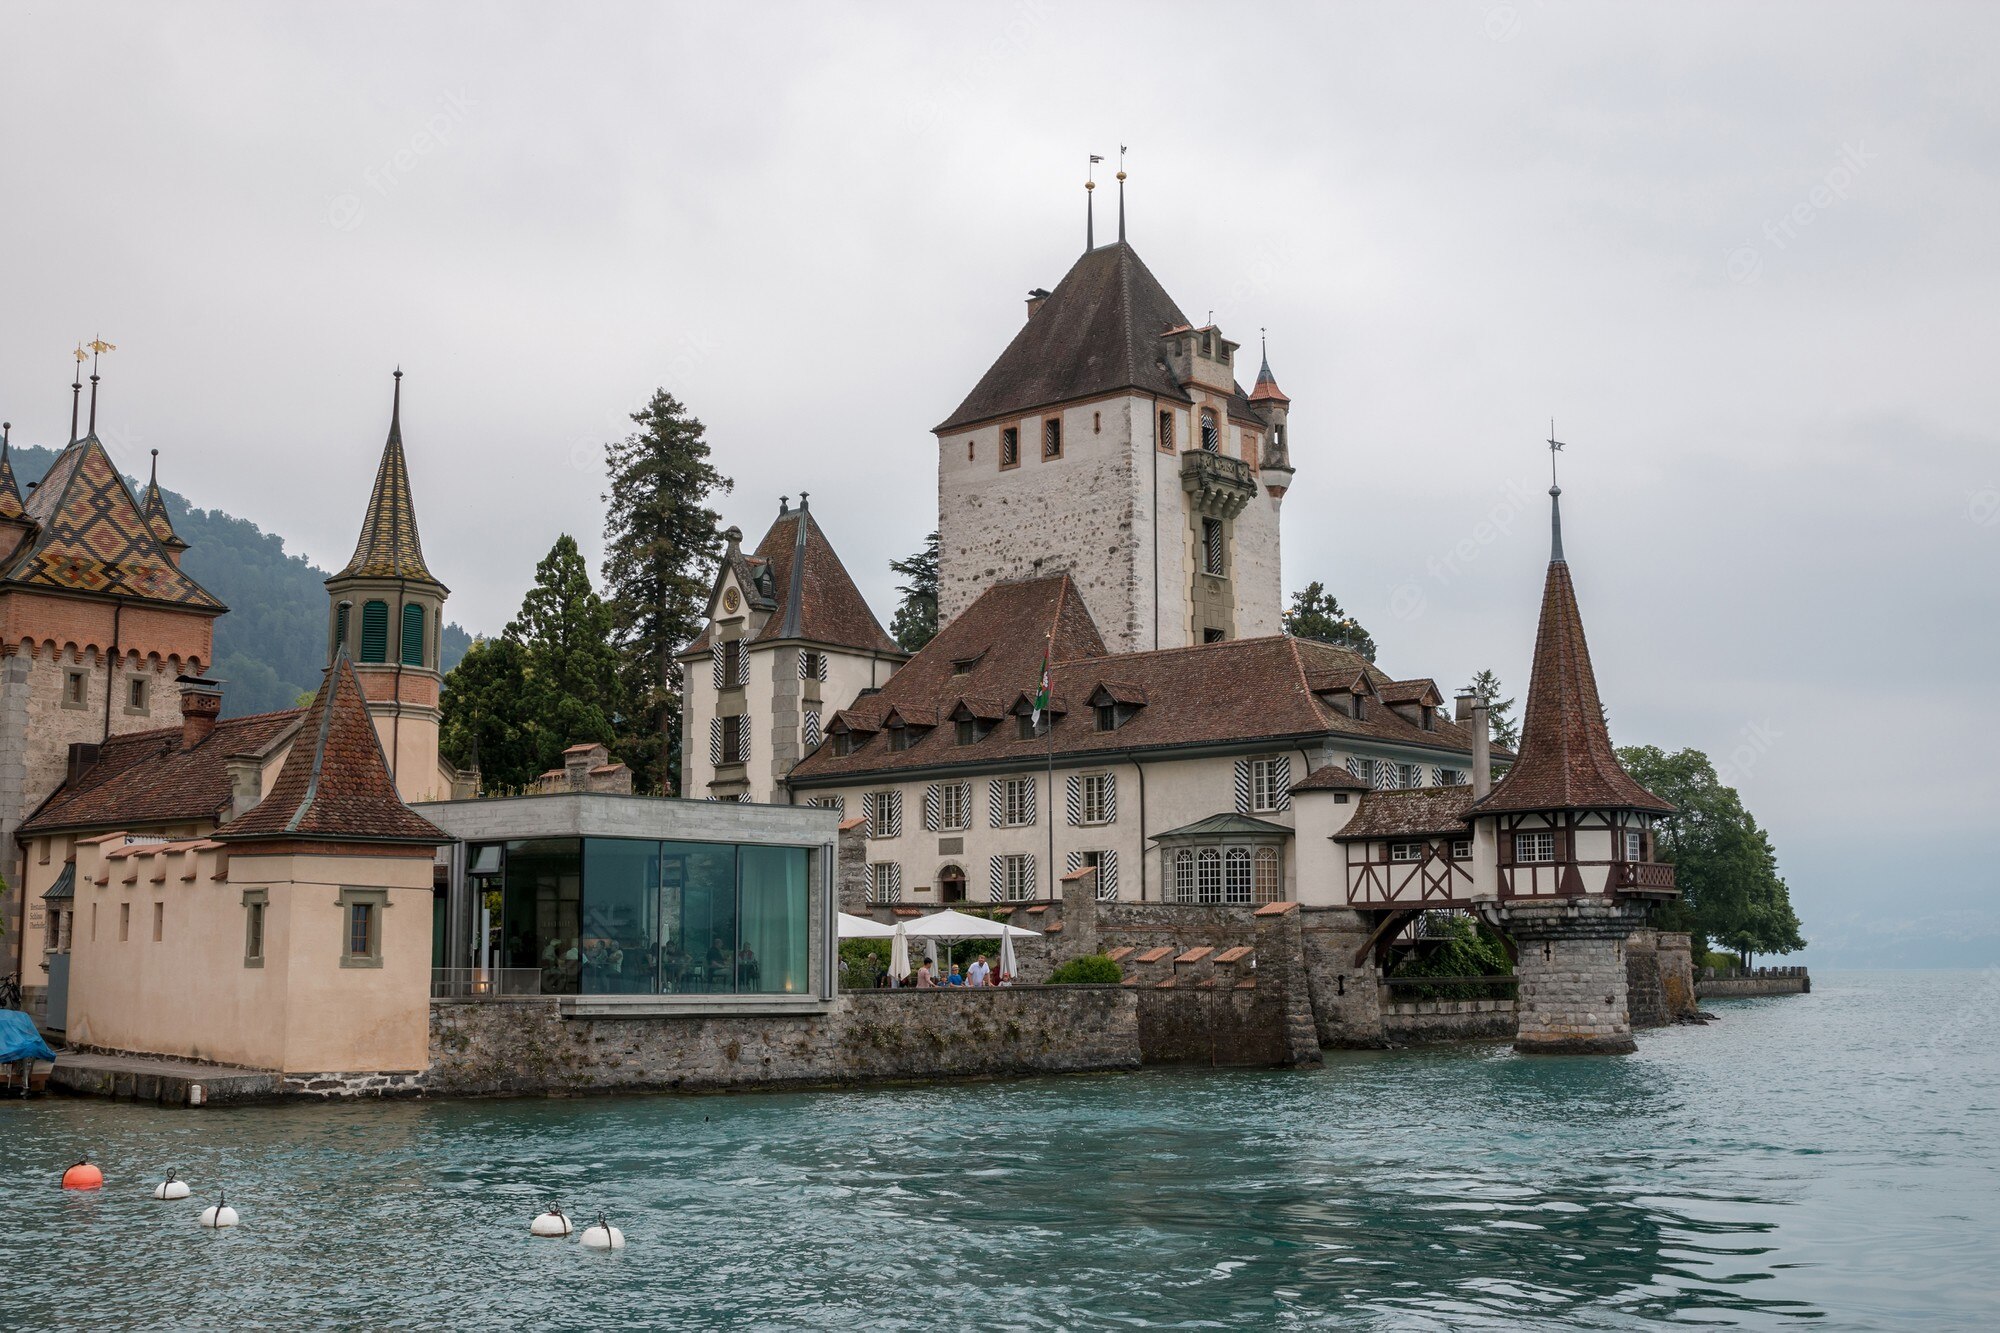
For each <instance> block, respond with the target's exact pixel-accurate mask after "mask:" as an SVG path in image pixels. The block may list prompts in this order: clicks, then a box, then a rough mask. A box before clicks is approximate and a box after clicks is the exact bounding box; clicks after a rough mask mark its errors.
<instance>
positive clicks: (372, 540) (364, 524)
mask: <svg viewBox="0 0 2000 1333" xmlns="http://www.w3.org/2000/svg"><path fill="white" fill-rule="evenodd" d="M335 579H407V580H408V581H410V582H412V583H427V584H430V585H431V586H433V587H435V588H438V589H443V588H444V584H442V583H440V582H439V581H438V579H437V577H436V576H435V575H434V574H432V573H431V571H430V566H429V565H426V564H425V563H424V545H423V540H422V538H420V537H419V536H418V535H417V509H416V503H415V501H413V500H412V499H411V498H410V466H409V463H408V461H407V460H405V459H404V457H403V372H402V371H400V370H399V371H397V372H396V392H395V399H394V402H393V404H392V405H391V407H390V409H389V442H388V443H387V444H385V445H384V446H383V447H382V464H381V466H380V467H378V468H377V469H376V470H375V489H374V491H373V492H372V493H371V494H370V495H369V497H368V512H367V514H366V515H365V516H364V517H363V518H362V520H361V536H360V538H359V539H358V540H357V541H356V542H355V543H354V556H353V558H352V559H350V560H349V561H348V562H347V566H346V568H344V569H342V570H341V571H340V572H339V573H338V574H335V575H334V576H333V578H331V579H328V580H327V582H328V583H332V582H333V581H334V580H335Z"/></svg>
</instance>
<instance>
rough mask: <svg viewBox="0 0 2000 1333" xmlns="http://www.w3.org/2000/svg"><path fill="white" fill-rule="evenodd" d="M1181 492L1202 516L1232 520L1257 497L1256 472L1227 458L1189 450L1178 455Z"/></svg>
mask: <svg viewBox="0 0 2000 1333" xmlns="http://www.w3.org/2000/svg"><path fill="white" fill-rule="evenodd" d="M1181 489H1182V490H1184V491H1186V492H1188V494H1190V495H1192V496H1193V497H1194V499H1195V504H1196V506H1197V507H1198V508H1200V509H1201V510H1202V511H1203V512H1205V513H1213V514H1217V515H1219V516H1221V517H1223V518H1234V517H1235V516H1236V515H1238V514H1240V513H1242V512H1243V506H1245V505H1247V504H1249V503H1250V501H1251V499H1252V498H1253V497H1255V496H1256V494H1257V469H1255V468H1253V467H1251V466H1250V465H1249V464H1248V463H1246V462H1244V461H1243V460H1242V459H1240V458H1231V457H1230V456H1229V455H1228V454H1212V453H1209V452H1208V451H1207V450H1206V449H1190V450H1189V451H1188V452H1186V453H1185V454H1182V455H1181Z"/></svg>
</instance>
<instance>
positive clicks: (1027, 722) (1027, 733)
mask: <svg viewBox="0 0 2000 1333" xmlns="http://www.w3.org/2000/svg"><path fill="white" fill-rule="evenodd" d="M1020 722H1021V739H1022V740H1024V741H1031V740H1033V739H1035V737H1037V736H1039V735H1041V734H1042V729H1041V728H1040V727H1037V726H1036V725H1035V715H1034V714H1033V713H1023V714H1021V716H1020Z"/></svg>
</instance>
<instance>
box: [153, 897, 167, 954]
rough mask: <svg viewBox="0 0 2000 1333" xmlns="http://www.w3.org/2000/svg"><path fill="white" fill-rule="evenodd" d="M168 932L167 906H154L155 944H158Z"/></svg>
mask: <svg viewBox="0 0 2000 1333" xmlns="http://www.w3.org/2000/svg"><path fill="white" fill-rule="evenodd" d="M166 930H167V905H166V904H165V903H154V904H153V943H155V944H158V943H159V942H160V938H161V936H163V935H164V934H165V933H166Z"/></svg>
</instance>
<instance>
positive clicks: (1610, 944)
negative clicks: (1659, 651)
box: [1471, 486, 1675, 1053]
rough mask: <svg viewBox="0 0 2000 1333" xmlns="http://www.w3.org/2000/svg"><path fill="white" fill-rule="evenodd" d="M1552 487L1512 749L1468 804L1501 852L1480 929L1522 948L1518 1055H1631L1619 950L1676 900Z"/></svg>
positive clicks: (1655, 804)
mask: <svg viewBox="0 0 2000 1333" xmlns="http://www.w3.org/2000/svg"><path fill="white" fill-rule="evenodd" d="M1561 494H1562V492H1561V489H1560V488H1558V487H1554V486H1551V487H1550V488H1549V501H1550V535H1551V541H1550V548H1551V549H1550V558H1549V572H1548V578H1547V581H1546V582H1545V583H1544V585H1543V589H1542V618H1541V625H1540V627H1539V628H1538V629H1537V630H1536V632H1535V663H1534V671H1533V674H1532V676H1531V677H1530V679H1529V681H1528V711H1527V716H1526V717H1525V718H1524V719H1523V720H1522V723H1521V746H1520V750H1519V753H1518V755H1517V757H1516V758H1515V760H1514V763H1513V766H1512V767H1510V768H1509V769H1508V770H1507V776H1505V777H1504V778H1502V779H1500V781H1499V782H1498V783H1497V784H1496V785H1495V786H1494V788H1493V790H1492V791H1491V792H1490V793H1489V794H1487V795H1486V796H1485V797H1483V798H1482V799H1480V800H1478V801H1476V802H1474V804H1473V806H1472V812H1471V813H1472V816H1473V818H1474V820H1475V823H1476V826H1477V827H1478V830H1479V834H1480V836H1481V838H1482V840H1485V839H1491V840H1492V844H1491V845H1493V846H1494V847H1495V848H1496V850H1497V853H1498V860H1499V894H1498V896H1497V898H1496V899H1495V900H1494V901H1493V902H1492V903H1491V904H1490V905H1489V906H1488V907H1487V908H1486V909H1485V910H1486V913H1487V916H1488V918H1489V920H1491V921H1492V922H1493V924H1494V925H1495V926H1496V927H1498V928H1499V929H1501V930H1503V931H1505V932H1506V933H1507V934H1509V935H1511V936H1512V937H1513V939H1514V942H1515V944H1516V945H1517V946H1518V948H1519V953H1520V958H1519V961H1518V963H1517V965H1516V968H1515V972H1516V975H1517V976H1518V977H1519V978H1520V987H1521V990H1520V1001H1519V1014H1520V1028H1519V1032H1518V1035H1517V1036H1516V1039H1515V1043H1514V1045H1515V1049H1517V1050H1521V1051H1526V1052H1530V1053H1536V1052H1553V1053H1561V1052H1613V1053H1615V1052H1622V1051H1629V1050H1631V1049H1633V1042H1632V1024H1631V1015H1630V1001H1629V995H1628V990H1627V981H1626V966H1625V948H1626V944H1625V941H1626V939H1627V938H1628V937H1629V936H1630V935H1631V934H1632V932H1633V931H1635V930H1637V929H1639V928H1641V927H1643V926H1644V925H1645V924H1646V917H1647V910H1648V907H1649V905H1650V903H1652V902H1653V901H1657V900H1662V899H1670V898H1672V897H1674V896H1675V889H1674V882H1673V867H1672V866H1671V865H1662V864H1659V863H1657V862H1654V860H1653V820H1654V818H1655V817H1656V816H1659V815H1667V814H1672V813H1673V810H1674V807H1673V806H1672V805H1670V804H1669V803H1667V802H1666V801H1663V800H1661V799H1660V798H1659V797H1657V796H1655V795H1653V793H1651V792H1649V791H1647V790H1646V789H1645V788H1644V787H1642V786H1640V785H1639V783H1638V782H1637V781H1635V780H1634V779H1633V777H1632V775H1631V774H1629V773H1627V772H1626V771H1625V768H1624V766H1623V765H1622V764H1620V763H1619V762H1618V754H1617V752H1616V751H1615V750H1614V749H1613V748H1612V746H1611V735H1610V733H1609V731H1607V730H1606V728H1605V725H1604V710H1603V707H1602V705H1601V704H1600V703H1599V702H1598V697H1597V677H1596V674H1595V673H1594V672H1593V671H1592V670H1591V666H1590V645H1589V644H1588V643H1587V642H1586V641H1585V639H1584V636H1583V617H1582V614H1581V613H1580V612H1579V611H1578V610H1577V605H1576V588H1575V585H1574V584H1572V583H1571V582H1570V574H1569V562H1568V561H1567V560H1565V559H1564V558H1563V546H1562V511H1561V509H1560V507H1559V506H1560V500H1559V499H1558V497H1559V496H1560V495H1561Z"/></svg>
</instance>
